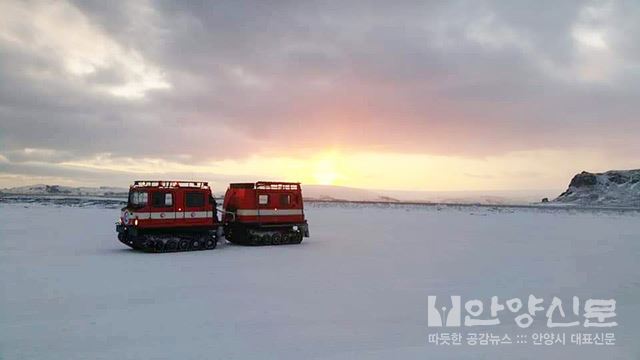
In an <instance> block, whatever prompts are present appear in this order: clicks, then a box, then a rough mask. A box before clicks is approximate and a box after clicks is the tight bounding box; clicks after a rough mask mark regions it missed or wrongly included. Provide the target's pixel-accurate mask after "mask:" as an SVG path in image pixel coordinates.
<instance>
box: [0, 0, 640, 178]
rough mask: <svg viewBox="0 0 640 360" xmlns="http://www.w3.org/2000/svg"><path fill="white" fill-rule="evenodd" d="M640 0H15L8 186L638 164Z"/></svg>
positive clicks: (529, 171) (7, 23)
mask: <svg viewBox="0 0 640 360" xmlns="http://www.w3.org/2000/svg"><path fill="white" fill-rule="evenodd" d="M638 99H640V2H637V1H619V2H616V1H593V2H591V1H587V2H584V1H560V2H559V1H529V2H522V1H515V2H514V1H447V2H443V1H433V2H430V1H349V2H345V1H237V0H235V1H210V2H209V1H174V2H171V1H126V2H125V1H122V2H119V1H108V2H105V1H99V0H95V1H91V0H89V1H64V0H61V1H33V2H31V1H11V0H5V1H2V2H0V187H10V186H19V185H27V184H36V183H47V184H63V185H88V186H98V185H114V186H126V185H127V184H130V183H131V182H132V181H133V180H135V179H173V180H177V179H190V180H205V181H210V182H211V183H213V184H214V186H218V187H226V184H227V183H229V182H233V181H245V182H246V181H255V180H287V181H300V182H302V183H303V184H324V185H342V186H351V187H359V188H368V189H395V190H411V191H423V190H431V191H458V190H473V191H484V190H486V191H490V190H524V189H548V188H553V189H562V188H564V187H566V185H567V184H568V182H569V180H570V178H571V177H572V176H573V175H574V174H575V173H577V172H580V171H582V170H587V171H606V170H609V169H629V168H640V158H638V154H640V141H638V139H639V138H640V136H639V135H640V121H639V118H638V115H639V111H638V110H639V109H640V107H639V105H638Z"/></svg>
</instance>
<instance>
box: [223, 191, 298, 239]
mask: <svg viewBox="0 0 640 360" xmlns="http://www.w3.org/2000/svg"><path fill="white" fill-rule="evenodd" d="M223 207H224V210H225V211H224V213H223V216H222V220H223V223H224V234H225V238H226V239H227V240H228V241H230V242H232V243H235V244H240V245H281V244H299V243H300V242H302V238H303V237H309V226H308V225H307V221H306V220H305V217H304V208H303V203H302V190H301V189H300V183H288V182H266V181H259V182H257V183H237V184H230V185H229V188H228V189H227V192H226V194H225V196H224V203H223Z"/></svg>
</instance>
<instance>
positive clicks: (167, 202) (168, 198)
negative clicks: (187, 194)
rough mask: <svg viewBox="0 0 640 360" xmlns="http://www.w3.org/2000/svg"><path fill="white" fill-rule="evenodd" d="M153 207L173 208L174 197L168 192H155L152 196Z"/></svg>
mask: <svg viewBox="0 0 640 360" xmlns="http://www.w3.org/2000/svg"><path fill="white" fill-rule="evenodd" d="M151 205H152V206H153V207H167V206H173V195H172V194H171V193H166V192H154V193H153V194H152V195H151Z"/></svg>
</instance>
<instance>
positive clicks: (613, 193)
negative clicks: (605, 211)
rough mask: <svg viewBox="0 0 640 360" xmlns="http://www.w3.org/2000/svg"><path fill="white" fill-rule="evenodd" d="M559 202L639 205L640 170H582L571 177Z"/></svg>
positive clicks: (594, 204)
mask: <svg viewBox="0 0 640 360" xmlns="http://www.w3.org/2000/svg"><path fill="white" fill-rule="evenodd" d="M553 201H554V202H556V203H569V204H577V205H593V206H623V207H640V170H611V171H607V172H604V173H590V172H586V171H583V172H581V173H580V174H577V175H576V176H574V177H573V179H571V182H570V183H569V188H568V189H567V190H566V191H565V192H563V193H562V194H560V196H558V197H557V198H556V199H555V200H553Z"/></svg>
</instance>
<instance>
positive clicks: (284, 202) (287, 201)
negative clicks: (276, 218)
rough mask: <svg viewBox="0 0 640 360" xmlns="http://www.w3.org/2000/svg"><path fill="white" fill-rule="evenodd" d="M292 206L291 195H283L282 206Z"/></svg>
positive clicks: (281, 198) (281, 196)
mask: <svg viewBox="0 0 640 360" xmlns="http://www.w3.org/2000/svg"><path fill="white" fill-rule="evenodd" d="M289 204H291V195H289V194H282V195H280V205H289Z"/></svg>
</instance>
